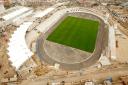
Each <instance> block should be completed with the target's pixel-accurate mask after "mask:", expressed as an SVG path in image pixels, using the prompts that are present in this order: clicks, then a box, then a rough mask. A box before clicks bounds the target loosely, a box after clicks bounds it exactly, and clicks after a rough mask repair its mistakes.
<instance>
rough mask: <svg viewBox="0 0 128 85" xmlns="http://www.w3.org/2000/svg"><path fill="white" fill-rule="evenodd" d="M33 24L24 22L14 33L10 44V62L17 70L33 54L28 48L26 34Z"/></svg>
mask: <svg viewBox="0 0 128 85" xmlns="http://www.w3.org/2000/svg"><path fill="white" fill-rule="evenodd" d="M31 24H32V22H24V23H23V24H22V25H20V27H18V28H17V30H16V31H15V32H14V34H13V35H12V37H11V38H10V42H9V43H8V46H9V47H8V48H7V50H8V53H7V54H8V55H9V56H10V57H9V60H10V61H11V62H12V66H14V67H16V70H17V69H19V68H20V66H21V65H22V64H23V63H24V62H25V61H26V60H27V59H29V58H30V57H31V56H32V55H33V53H32V52H31V51H30V49H29V48H28V47H27V45H26V42H25V34H26V31H27V29H28V28H29V26H30V25H31Z"/></svg>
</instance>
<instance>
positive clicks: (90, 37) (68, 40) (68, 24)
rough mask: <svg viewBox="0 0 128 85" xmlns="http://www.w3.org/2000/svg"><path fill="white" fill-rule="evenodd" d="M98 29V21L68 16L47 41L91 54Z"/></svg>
mask: <svg viewBox="0 0 128 85" xmlns="http://www.w3.org/2000/svg"><path fill="white" fill-rule="evenodd" d="M98 28H99V22H98V21H94V20H89V19H83V18H78V17H73V16H68V17H66V18H65V19H64V20H63V21H62V22H61V23H60V24H59V25H58V26H57V27H56V28H55V30H54V31H53V32H52V33H51V34H50V35H49V36H48V38H47V40H49V41H52V42H55V43H59V44H62V45H66V46H70V47H73V48H77V49H80V50H83V51H87V52H91V53H92V52H93V51H94V49H95V43H96V38H97V33H98Z"/></svg>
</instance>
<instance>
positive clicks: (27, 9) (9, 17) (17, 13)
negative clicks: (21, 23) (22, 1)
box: [2, 7, 30, 21]
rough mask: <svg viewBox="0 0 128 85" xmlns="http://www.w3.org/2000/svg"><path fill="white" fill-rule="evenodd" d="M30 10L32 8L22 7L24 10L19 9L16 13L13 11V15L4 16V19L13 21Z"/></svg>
mask: <svg viewBox="0 0 128 85" xmlns="http://www.w3.org/2000/svg"><path fill="white" fill-rule="evenodd" d="M29 10H30V8H28V7H22V8H20V9H17V10H16V11H13V12H11V13H9V14H6V15H4V16H2V18H3V19H4V20H5V21H7V20H10V19H12V18H15V17H16V16H19V15H21V14H23V13H24V12H27V11H29Z"/></svg>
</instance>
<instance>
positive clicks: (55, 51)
mask: <svg viewBox="0 0 128 85" xmlns="http://www.w3.org/2000/svg"><path fill="white" fill-rule="evenodd" d="M81 9H82V8H80V9H79V8H68V9H64V10H61V11H60V12H58V15H60V17H59V18H55V19H56V21H55V20H54V19H53V22H52V23H53V24H52V25H51V26H49V27H48V28H47V30H45V32H43V33H42V34H41V36H39V38H38V40H37V45H36V50H37V55H38V56H39V58H41V60H42V61H43V62H45V63H47V64H49V65H52V66H53V65H55V64H58V65H59V67H60V68H61V69H65V70H80V69H82V68H86V67H89V66H92V65H94V64H95V63H96V62H97V61H98V60H99V58H100V56H101V53H102V51H103V50H104V49H105V47H106V46H107V44H108V43H107V40H108V39H107V36H108V28H107V27H106V26H105V23H104V20H102V18H100V17H99V16H97V15H94V14H92V13H91V12H90V10H89V12H90V13H89V12H88V11H87V10H86V11H83V9H82V10H81ZM62 11H63V12H62ZM59 13H61V14H59ZM56 15H57V14H56ZM51 21H52V20H51ZM45 29H46V28H45Z"/></svg>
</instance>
